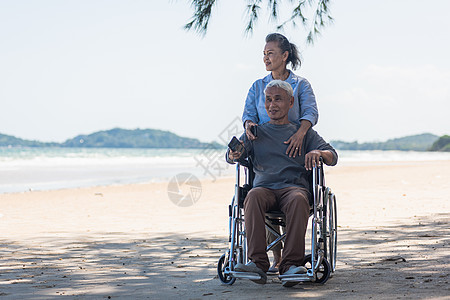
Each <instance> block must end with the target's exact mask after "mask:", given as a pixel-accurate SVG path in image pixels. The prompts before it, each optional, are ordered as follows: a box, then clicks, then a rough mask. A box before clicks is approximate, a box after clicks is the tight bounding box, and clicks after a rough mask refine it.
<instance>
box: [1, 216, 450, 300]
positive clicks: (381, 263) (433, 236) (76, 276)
mask: <svg viewBox="0 0 450 300" xmlns="http://www.w3.org/2000/svg"><path fill="white" fill-rule="evenodd" d="M449 217H450V215H449V214H440V215H434V216H432V217H422V218H417V219H416V220H413V221H412V222H410V223H411V224H412V225H411V224H408V225H405V224H398V226H379V227H377V228H375V229H373V228H372V229H352V228H340V229H339V250H338V253H339V254H338V266H337V272H336V274H335V275H334V276H333V277H332V278H331V279H330V280H329V281H328V282H327V283H326V284H325V285H318V284H312V283H306V284H300V285H297V286H295V287H293V288H290V289H286V288H283V287H282V286H281V283H280V281H279V280H278V278H277V277H276V276H270V277H269V281H268V284H266V285H257V284H255V283H252V282H250V281H244V280H240V281H239V280H238V281H237V282H236V283H235V284H234V285H232V286H227V285H223V284H221V283H220V281H219V280H218V279H217V272H216V263H217V260H218V258H219V257H220V255H221V254H222V253H224V251H225V250H226V248H227V247H228V245H227V237H212V236H208V235H205V234H201V233H197V234H192V235H189V236H185V235H180V234H175V233H167V234H158V236H148V235H146V234H145V233H136V232H133V233H132V234H127V233H125V232H108V233H106V232H96V233H94V232H89V233H87V234H83V235H78V236H76V237H73V236H71V238H70V239H69V238H67V234H65V233H64V232H54V233H49V234H48V235H47V236H46V237H36V238H35V239H29V240H20V241H14V240H5V239H1V240H0V256H1V258H0V296H1V298H2V299H8V298H11V299H12V298H14V299H17V298H28V299H30V298H32V299H47V298H49V297H52V296H58V295H66V296H70V295H72V296H73V297H74V298H90V297H92V298H96V299H99V298H105V299H108V298H111V299H117V298H134V299H136V298H138V299H142V298H149V299H163V298H167V299H174V298H180V299H181V298H183V299H206V298H210V299H229V298H236V299H255V298H279V297H280V296H281V295H282V296H283V298H291V297H292V298H294V297H302V298H333V299H336V298H342V299H349V298H354V299H370V298H374V299H384V298H386V299H392V298H409V299H410V298H424V297H425V298H432V297H439V296H446V295H449V294H450V289H449V285H448V280H449V273H450V270H449V265H450V255H449V251H448V250H449V249H448V246H449V243H450V240H449V233H450V229H449ZM36 245H39V246H36Z"/></svg>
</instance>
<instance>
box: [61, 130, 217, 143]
mask: <svg viewBox="0 0 450 300" xmlns="http://www.w3.org/2000/svg"><path fill="white" fill-rule="evenodd" d="M61 146H63V147H107V148H205V147H207V146H213V147H217V146H218V147H220V148H222V147H223V146H220V145H219V144H215V143H202V142H200V141H199V140H197V139H192V138H185V137H180V136H178V135H176V134H174V133H172V132H169V131H162V130H156V129H134V130H128V129H121V128H114V129H111V130H106V131H98V132H94V133H92V134H89V135H78V136H76V137H74V138H73V139H69V140H67V141H65V142H64V143H62V144H61Z"/></svg>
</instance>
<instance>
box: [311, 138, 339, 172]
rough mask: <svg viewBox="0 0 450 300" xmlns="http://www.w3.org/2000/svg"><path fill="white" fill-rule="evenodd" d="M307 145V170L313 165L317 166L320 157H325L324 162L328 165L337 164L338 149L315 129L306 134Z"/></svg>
mask: <svg viewBox="0 0 450 300" xmlns="http://www.w3.org/2000/svg"><path fill="white" fill-rule="evenodd" d="M305 146H306V148H305V150H306V151H305V152H306V155H305V168H306V169H307V170H311V169H312V168H313V166H316V165H317V164H318V163H319V158H320V157H322V158H323V162H324V163H325V164H326V165H329V166H334V165H336V163H337V160H338V155H337V153H336V150H334V148H333V147H332V146H331V145H330V144H328V143H327V142H325V140H324V139H323V138H322V137H321V136H320V135H319V134H318V133H317V132H316V131H314V130H313V129H310V130H309V131H308V132H307V134H306V137H305Z"/></svg>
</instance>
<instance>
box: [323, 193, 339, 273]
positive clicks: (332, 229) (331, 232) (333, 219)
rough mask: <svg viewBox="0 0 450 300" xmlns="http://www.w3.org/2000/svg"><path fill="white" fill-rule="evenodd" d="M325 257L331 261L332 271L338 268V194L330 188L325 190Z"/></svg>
mask: <svg viewBox="0 0 450 300" xmlns="http://www.w3.org/2000/svg"><path fill="white" fill-rule="evenodd" d="M325 197H326V199H325V201H324V202H325V215H324V219H325V228H324V234H325V236H324V242H325V245H324V246H325V247H324V248H325V249H324V250H325V257H326V258H327V259H328V262H329V263H330V267H331V272H334V271H335V270H336V252H337V209H336V196H335V195H334V194H333V193H331V190H330V189H329V188H327V189H326V191H325Z"/></svg>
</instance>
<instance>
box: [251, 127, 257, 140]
mask: <svg viewBox="0 0 450 300" xmlns="http://www.w3.org/2000/svg"><path fill="white" fill-rule="evenodd" d="M256 129H257V126H256V125H254V126H250V132H251V133H252V134H253V136H254V137H257V136H256V133H257V130H256Z"/></svg>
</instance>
